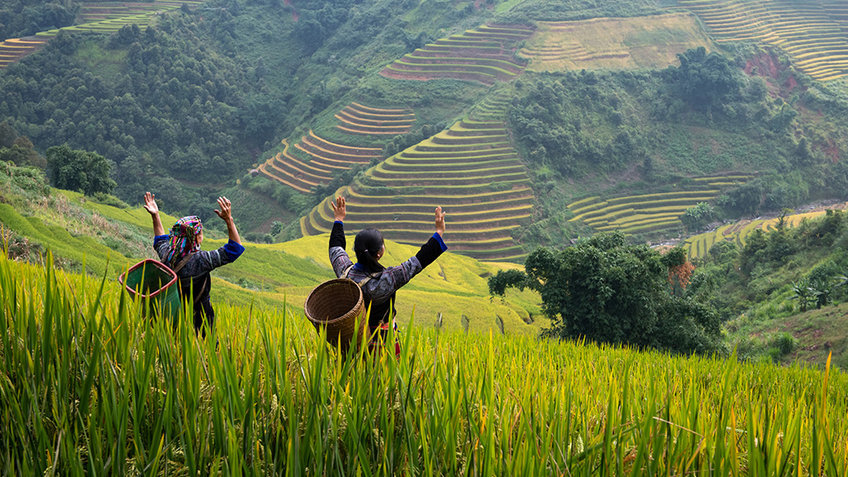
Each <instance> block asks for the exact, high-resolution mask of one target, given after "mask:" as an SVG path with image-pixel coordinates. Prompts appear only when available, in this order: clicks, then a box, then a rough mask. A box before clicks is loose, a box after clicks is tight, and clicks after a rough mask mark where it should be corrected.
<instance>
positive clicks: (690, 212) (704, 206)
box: [680, 202, 716, 232]
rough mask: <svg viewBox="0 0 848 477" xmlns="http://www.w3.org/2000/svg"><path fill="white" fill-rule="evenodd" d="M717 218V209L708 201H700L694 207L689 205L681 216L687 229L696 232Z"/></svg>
mask: <svg viewBox="0 0 848 477" xmlns="http://www.w3.org/2000/svg"><path fill="white" fill-rule="evenodd" d="M715 218H716V210H715V207H713V206H712V204H709V203H707V202H698V204H697V205H695V206H694V207H689V208H688V209H686V212H683V215H681V216H680V221H681V222H683V225H684V226H685V227H686V230H688V231H690V232H694V231H696V230H698V229H700V228H701V227H703V226H705V225H707V224H708V223H710V222H712V221H713V220H715Z"/></svg>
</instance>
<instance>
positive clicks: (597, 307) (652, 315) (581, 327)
mask: <svg viewBox="0 0 848 477" xmlns="http://www.w3.org/2000/svg"><path fill="white" fill-rule="evenodd" d="M678 258H679V257H677V255H675V256H673V257H670V258H669V259H665V260H664V259H663V257H662V256H661V255H660V253H659V252H657V251H655V250H652V249H650V248H649V247H647V246H645V245H629V244H628V243H627V240H626V238H625V236H624V235H623V234H621V233H609V234H598V235H595V236H593V237H592V238H590V239H587V240H584V241H581V242H579V243H578V244H577V245H575V246H573V247H568V248H566V249H565V250H561V251H557V250H551V249H546V248H539V249H537V250H536V251H534V252H533V253H531V254H530V256H529V257H528V258H527V261H526V262H525V273H521V272H516V271H508V272H498V274H497V275H495V276H494V277H492V278H491V279H490V280H489V288H490V291H491V292H492V293H493V294H498V295H503V292H504V291H505V290H506V288H508V287H518V288H524V287H530V288H532V289H535V290H537V291H538V292H539V293H540V294H541V296H542V308H543V311H544V312H545V314H546V315H547V316H548V317H549V318H551V319H552V320H553V322H552V325H551V327H550V328H548V329H547V330H545V334H546V335H549V336H556V337H562V338H579V337H585V338H587V339H590V340H592V341H596V342H601V343H627V344H631V345H636V346H648V347H655V348H659V349H667V350H673V351H680V352H692V351H697V352H710V351H714V350H717V349H718V348H719V333H720V332H719V322H718V318H717V315H716V314H715V313H714V312H713V311H712V309H710V308H709V307H707V306H705V305H703V304H700V303H696V302H694V301H692V300H690V299H686V298H682V297H676V296H673V295H672V294H671V293H670V292H669V286H668V275H669V268H670V267H672V266H675V265H676V264H677V262H678V261H679V260H677V259H678Z"/></svg>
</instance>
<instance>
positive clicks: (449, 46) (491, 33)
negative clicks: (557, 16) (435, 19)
mask: <svg viewBox="0 0 848 477" xmlns="http://www.w3.org/2000/svg"><path fill="white" fill-rule="evenodd" d="M532 34H533V27H531V26H528V25H497V24H491V25H484V26H481V27H479V28H477V29H474V30H467V31H465V32H464V33H461V34H458V35H452V36H450V37H447V38H442V39H440V40H437V41H436V42H435V43H429V44H427V45H426V46H424V48H418V49H416V50H415V51H413V52H412V53H409V54H407V55H405V56H404V57H403V58H401V59H399V60H397V61H395V62H393V63H392V64H390V65H389V66H387V67H386V68H385V69H383V71H382V72H380V74H382V75H383V76H385V77H387V78H394V79H405V80H419V81H427V80H432V79H445V78H451V79H459V80H466V81H477V82H480V83H483V84H486V85H493V84H495V83H496V82H498V81H509V80H511V79H513V78H515V77H516V76H517V75H518V74H520V73H521V72H522V71H523V70H524V67H525V65H524V64H523V63H521V62H519V61H516V60H515V58H514V57H513V52H514V50H515V47H516V44H517V43H518V42H519V41H522V40H525V39H527V38H529V37H530V36H531V35H532Z"/></svg>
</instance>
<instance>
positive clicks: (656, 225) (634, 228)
mask: <svg viewBox="0 0 848 477" xmlns="http://www.w3.org/2000/svg"><path fill="white" fill-rule="evenodd" d="M680 225H682V224H681V222H680V220H677V219H674V220H663V221H659V222H652V223H645V224H642V225H630V226H627V227H622V228H621V231H622V232H624V233H628V234H633V233H637V232H649V231H655V230H665V229H669V228H673V227H677V226H680Z"/></svg>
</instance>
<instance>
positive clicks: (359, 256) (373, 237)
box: [330, 196, 448, 356]
mask: <svg viewBox="0 0 848 477" xmlns="http://www.w3.org/2000/svg"><path fill="white" fill-rule="evenodd" d="M330 204H331V205H332V207H333V211H334V214H333V215H334V216H335V222H334V223H333V230H332V231H331V232H330V263H331V264H332V265H333V270H334V271H335V272H336V276H337V277H344V278H350V279H351V280H353V281H355V282H356V283H358V284H359V287H360V288H361V289H362V294H363V298H364V305H365V308H366V309H370V315H369V317H368V327H369V331H370V334H371V337H372V338H371V341H370V342H369V344H368V346H369V349H370V350H373V349H375V348H377V347H379V346H381V342H385V339H386V337H387V336H388V332H389V329H390V327H391V328H394V329H395V330H397V324H396V323H395V321H394V318H395V315H396V314H397V311H396V310H395V306H394V305H395V293H396V292H397V290H398V289H399V288H400V287H402V286H404V285H406V284H407V283H408V282H409V280H411V279H412V277H414V276H415V275H416V274H418V273H419V272H420V271H421V270H423V269H424V268H425V267H426V266H427V265H430V264H431V263H433V262H434V261H435V260H436V259H437V258H439V255H441V254H442V252H444V251H445V250H447V249H448V247H447V245H445V242H444V240H442V236H443V235H444V234H445V214H444V212H442V208H441V207H436V217H435V224H436V232H435V233H434V234H433V236H432V237H430V239H429V240H427V243H425V244H424V245H422V246H421V249H420V250H418V253H416V254H415V256H413V257H411V258H410V259H409V260H407V261H405V262H403V263H401V264H400V265H397V266H395V267H388V268H387V267H384V266H383V265H381V264H380V259H381V258H382V257H383V255H384V254H385V252H386V246H385V244H384V243H383V234H381V233H380V231H379V230H377V229H365V230H362V231H361V232H359V233H358V234H356V238H355V239H354V240H353V251H354V252H355V253H356V264H354V263H353V262H352V261H351V259H350V257H348V255H347V252H345V247H346V245H347V242H346V240H345V235H344V219H345V216H346V214H347V209H346V205H345V199H344V197H341V196H340V197H338V198H336V200H335V202H331V203H330ZM395 355H396V356H399V355H400V344H399V343H398V342H397V341H395Z"/></svg>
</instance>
